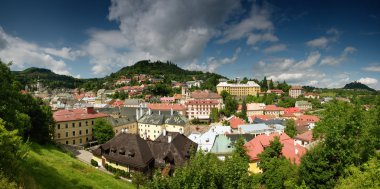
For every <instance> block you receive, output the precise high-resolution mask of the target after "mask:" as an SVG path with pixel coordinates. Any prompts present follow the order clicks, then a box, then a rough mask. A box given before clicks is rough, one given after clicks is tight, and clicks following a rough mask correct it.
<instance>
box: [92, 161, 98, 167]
mask: <svg viewBox="0 0 380 189" xmlns="http://www.w3.org/2000/svg"><path fill="white" fill-rule="evenodd" d="M91 165H92V166H94V167H98V166H99V164H98V162H97V161H95V160H94V159H91Z"/></svg>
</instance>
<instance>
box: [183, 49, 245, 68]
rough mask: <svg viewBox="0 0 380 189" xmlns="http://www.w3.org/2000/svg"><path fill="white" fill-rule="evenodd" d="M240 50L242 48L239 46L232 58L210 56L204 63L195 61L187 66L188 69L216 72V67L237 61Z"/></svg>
mask: <svg viewBox="0 0 380 189" xmlns="http://www.w3.org/2000/svg"><path fill="white" fill-rule="evenodd" d="M240 51H241V49H240V48H237V49H236V50H235V53H234V54H233V56H232V57H230V58H227V57H226V58H222V59H218V58H215V57H208V58H207V61H206V62H205V63H202V64H199V63H197V61H193V62H192V63H191V64H189V65H187V66H186V69H189V70H199V71H208V72H215V71H216V69H217V68H219V67H220V66H221V65H225V64H233V63H235V62H236V60H237V59H238V58H239V54H240Z"/></svg>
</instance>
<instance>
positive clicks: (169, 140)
mask: <svg viewBox="0 0 380 189" xmlns="http://www.w3.org/2000/svg"><path fill="white" fill-rule="evenodd" d="M171 142H172V136H171V135H168V143H171Z"/></svg>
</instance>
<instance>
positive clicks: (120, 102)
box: [112, 100, 124, 106]
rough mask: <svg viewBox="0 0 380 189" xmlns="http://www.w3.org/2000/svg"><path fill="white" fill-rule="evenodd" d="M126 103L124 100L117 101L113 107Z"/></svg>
mask: <svg viewBox="0 0 380 189" xmlns="http://www.w3.org/2000/svg"><path fill="white" fill-rule="evenodd" d="M123 105H124V101H122V100H116V101H115V102H114V103H112V106H123Z"/></svg>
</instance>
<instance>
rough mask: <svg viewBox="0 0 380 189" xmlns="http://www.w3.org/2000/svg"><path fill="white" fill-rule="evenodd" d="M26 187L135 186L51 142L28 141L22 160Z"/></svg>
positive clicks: (47, 188)
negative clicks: (77, 157) (28, 144)
mask: <svg viewBox="0 0 380 189" xmlns="http://www.w3.org/2000/svg"><path fill="white" fill-rule="evenodd" d="M23 176H24V180H25V182H24V183H26V184H25V185H26V186H25V187H26V188H41V189H44V188H46V189H51V188H54V189H60V188H62V189H67V188H86V189H87V188H88V189H90V188H92V189H96V188H99V189H100V188H101V189H103V188H104V189H106V188H109V189H112V188H135V187H134V186H133V185H132V184H131V183H129V182H126V181H123V180H120V179H115V178H114V177H113V176H112V175H109V174H107V173H104V172H102V171H100V170H97V169H95V168H94V167H92V166H90V165H87V164H85V163H83V162H81V161H79V160H77V159H75V158H72V157H71V156H70V155H68V154H66V153H64V152H62V151H60V150H59V149H58V148H57V147H55V146H53V145H47V146H40V145H38V144H34V143H33V144H31V150H30V151H29V154H28V156H27V158H26V159H25V160H24V161H23Z"/></svg>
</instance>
